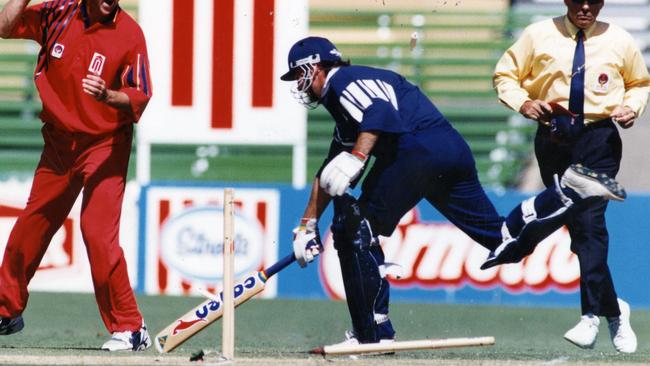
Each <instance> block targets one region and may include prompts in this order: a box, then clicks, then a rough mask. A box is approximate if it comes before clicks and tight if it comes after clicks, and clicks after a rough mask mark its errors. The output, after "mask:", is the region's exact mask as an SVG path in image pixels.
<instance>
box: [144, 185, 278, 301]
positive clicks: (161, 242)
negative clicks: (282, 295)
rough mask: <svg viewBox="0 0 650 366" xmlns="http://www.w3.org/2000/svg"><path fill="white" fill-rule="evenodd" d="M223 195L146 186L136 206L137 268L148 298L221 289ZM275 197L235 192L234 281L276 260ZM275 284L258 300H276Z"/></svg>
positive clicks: (249, 191)
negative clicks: (139, 219)
mask: <svg viewBox="0 0 650 366" xmlns="http://www.w3.org/2000/svg"><path fill="white" fill-rule="evenodd" d="M222 200H223V189H222V188H218V187H206V186H166V185H165V186H156V185H152V186H145V187H144V188H143V190H142V196H141V200H140V215H141V216H140V217H142V218H143V222H142V226H141V228H142V229H141V230H142V231H141V233H140V235H141V236H140V248H141V250H142V251H141V252H140V254H139V256H140V258H143V259H144V261H143V263H142V266H140V268H139V274H140V276H141V277H140V279H141V283H142V284H144V288H140V290H144V291H145V292H146V293H148V294H161V295H162V294H171V295H189V294H193V295H199V292H198V289H200V288H208V289H210V290H211V291H214V290H215V289H220V287H221V284H222V283H223V278H222V275H223V268H222V264H223V257H222V253H223V237H224V236H223V202H222ZM279 215H280V193H279V192H278V191H277V190H274V189H250V188H246V189H244V188H237V189H235V222H234V227H235V235H234V241H235V246H234V248H235V252H234V254H235V279H238V278H240V277H243V276H244V275H247V274H248V273H250V272H256V271H259V270H262V269H264V268H266V267H269V266H270V265H272V264H273V263H275V262H276V261H277V260H278V229H279ZM276 290H277V284H276V280H275V278H271V279H270V280H269V282H268V283H267V286H266V288H265V290H264V293H263V296H265V297H269V296H275V294H276Z"/></svg>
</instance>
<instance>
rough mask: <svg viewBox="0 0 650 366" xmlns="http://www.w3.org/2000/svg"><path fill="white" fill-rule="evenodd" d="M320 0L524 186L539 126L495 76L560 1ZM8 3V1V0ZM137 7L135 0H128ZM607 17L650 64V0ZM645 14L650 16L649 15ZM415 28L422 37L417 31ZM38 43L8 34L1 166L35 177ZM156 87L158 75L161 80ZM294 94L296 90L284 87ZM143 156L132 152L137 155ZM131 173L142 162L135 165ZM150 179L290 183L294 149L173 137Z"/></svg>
mask: <svg viewBox="0 0 650 366" xmlns="http://www.w3.org/2000/svg"><path fill="white" fill-rule="evenodd" d="M366 2H367V3H368V6H364V7H363V8H362V9H363V10H360V9H359V8H357V7H355V6H356V5H355V4H358V3H360V1H353V2H349V1H341V0H330V1H324V0H312V3H311V4H310V34H315V35H316V34H317V35H322V36H325V37H328V38H330V39H331V40H332V41H333V42H334V43H335V44H337V46H338V48H339V49H340V51H341V52H342V53H343V55H344V57H346V58H349V59H351V61H352V63H353V64H365V65H370V66H377V67H382V68H388V69H392V70H395V71H397V72H400V73H402V74H403V75H405V76H406V77H407V79H409V80H410V81H411V82H413V83H415V84H417V85H418V86H419V87H420V88H421V89H422V90H423V91H424V92H425V93H426V94H427V95H428V96H430V98H431V99H432V100H433V101H434V103H435V104H436V105H437V106H438V107H439V108H440V109H441V110H442V111H443V113H444V114H445V115H446V116H447V117H448V119H449V120H450V121H451V122H452V123H453V125H454V126H455V127H456V128H457V129H458V130H459V131H460V132H461V134H463V136H465V137H466V139H467V140H468V142H469V144H470V146H471V148H472V151H473V152H474V154H475V157H476V161H477V166H478V170H479V176H480V179H481V181H482V182H483V183H484V184H486V185H488V186H491V187H493V188H510V187H516V186H517V185H518V183H519V182H520V181H521V179H520V178H521V174H522V171H523V169H524V167H525V166H526V165H527V164H528V163H529V162H530V160H531V149H532V144H531V139H532V135H533V132H534V129H535V126H534V125H533V124H532V123H530V121H525V120H523V119H522V118H521V117H519V116H517V115H516V114H514V113H513V112H512V111H510V110H508V109H507V108H505V107H503V106H501V105H499V104H498V102H497V99H496V94H495V92H494V91H493V90H492V82H491V75H492V71H493V69H494V65H495V63H496V61H497V60H498V58H499V57H500V55H501V54H502V53H503V51H504V50H505V49H506V48H507V47H508V46H509V45H510V44H511V43H512V42H513V37H516V35H517V34H518V31H519V30H520V29H521V28H522V27H523V26H525V25H526V24H529V23H530V22H531V21H533V20H536V19H540V18H543V17H549V16H556V15H561V14H562V13H563V11H564V8H563V4H562V2H561V1H560V0H526V1H515V2H514V3H513V4H510V2H508V1H503V0H483V1H476V0H474V1H458V0H457V1H441V0H440V1H437V2H431V1H428V2H418V1H411V0H408V1H389V0H383V1H379V0H368V1H366ZM0 3H4V1H0ZM121 4H122V6H123V7H124V8H125V9H127V11H129V12H130V13H132V14H133V15H134V16H137V0H122V1H121ZM606 10H607V12H606V13H605V15H606V16H608V17H609V18H618V19H615V20H619V22H618V23H619V24H622V25H624V26H626V27H628V28H629V30H630V31H631V32H632V33H633V34H634V35H635V37H636V38H637V40H638V42H639V45H640V47H641V48H642V49H643V50H644V52H645V55H646V59H647V60H648V63H649V64H650V17H648V14H650V2H648V1H647V0H611V1H608V2H607V6H606ZM643 14H645V15H643ZM413 34H416V35H417V42H416V43H415V44H412V42H410V40H411V39H412V36H413ZM37 53H38V45H36V44H35V43H33V42H26V41H18V40H3V41H2V42H0V167H2V169H0V174H2V176H4V177H6V176H31V174H32V172H33V169H34V167H35V165H36V162H37V161H38V158H39V155H40V151H41V147H42V139H41V137H40V132H39V130H40V125H41V123H40V121H39V120H38V113H39V110H40V101H39V99H38V94H37V92H36V90H35V88H34V84H33V81H32V72H33V69H34V63H35V60H36V54H37ZM154 95H155V80H154ZM286 97H287V98H288V97H289V96H286ZM308 120H309V122H308V170H307V174H308V175H311V174H313V172H315V171H316V169H317V168H318V166H319V165H320V163H321V161H322V158H323V156H324V155H325V154H326V152H327V147H328V146H329V141H330V138H331V134H332V129H333V124H332V122H331V120H330V117H329V115H328V114H327V112H326V111H325V110H323V109H322V108H319V109H317V110H315V111H311V112H310V113H309V117H308ZM134 163H135V159H131V164H134ZM129 171H130V174H131V175H132V174H133V172H134V169H132V168H131V169H130V170H129ZM152 178H153V179H173V180H179V179H180V180H222V181H249V182H250V181H255V182H290V181H291V150H290V148H287V147H273V146H271V147H268V146H198V147H197V146H182V145H181V146H178V145H174V146H165V145H157V146H154V147H153V150H152Z"/></svg>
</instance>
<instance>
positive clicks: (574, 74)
mask: <svg viewBox="0 0 650 366" xmlns="http://www.w3.org/2000/svg"><path fill="white" fill-rule="evenodd" d="M584 37H585V33H584V32H583V30H582V29H580V30H579V31H578V33H577V34H576V41H577V42H576V50H575V52H574V53H573V68H572V69H571V93H570V94H569V110H570V111H571V112H573V113H575V114H577V115H578V117H577V118H576V119H577V120H578V121H579V122H578V123H579V124H582V123H583V119H584V106H585V45H584Z"/></svg>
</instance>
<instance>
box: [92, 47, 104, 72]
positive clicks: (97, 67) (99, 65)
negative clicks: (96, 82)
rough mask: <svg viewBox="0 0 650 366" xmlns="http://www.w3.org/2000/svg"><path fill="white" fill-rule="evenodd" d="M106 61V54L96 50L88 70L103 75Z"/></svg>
mask: <svg viewBox="0 0 650 366" xmlns="http://www.w3.org/2000/svg"><path fill="white" fill-rule="evenodd" d="M105 61H106V56H104V55H102V54H100V53H97V52H95V54H93V58H92V59H91V61H90V66H88V71H90V72H92V73H93V74H95V75H101V74H102V70H103V69H104V62H105Z"/></svg>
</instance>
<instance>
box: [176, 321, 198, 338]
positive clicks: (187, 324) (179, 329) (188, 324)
mask: <svg viewBox="0 0 650 366" xmlns="http://www.w3.org/2000/svg"><path fill="white" fill-rule="evenodd" d="M204 321H206V320H205V319H195V320H191V321H189V322H186V321H184V320H179V321H178V325H177V326H176V328H174V330H173V331H172V335H176V334H178V333H180V332H182V331H184V330H186V329H188V328H191V327H192V326H193V325H194V324H196V323H198V322H204Z"/></svg>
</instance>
